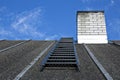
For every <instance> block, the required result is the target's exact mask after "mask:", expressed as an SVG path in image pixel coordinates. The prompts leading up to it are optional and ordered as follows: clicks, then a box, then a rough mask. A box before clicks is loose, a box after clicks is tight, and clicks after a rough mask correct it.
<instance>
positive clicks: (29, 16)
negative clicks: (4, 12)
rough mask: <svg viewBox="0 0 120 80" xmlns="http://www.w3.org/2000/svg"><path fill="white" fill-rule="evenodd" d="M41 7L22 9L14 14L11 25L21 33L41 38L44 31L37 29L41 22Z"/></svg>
mask: <svg viewBox="0 0 120 80" xmlns="http://www.w3.org/2000/svg"><path fill="white" fill-rule="evenodd" d="M40 16H41V9H40V8H35V9H33V10H30V11H24V12H22V13H20V14H18V15H17V16H16V18H15V19H14V21H13V23H12V24H11V26H12V27H13V28H14V29H15V30H16V31H17V32H19V33H21V34H22V35H26V36H29V37H33V38H41V37H44V36H45V33H43V32H40V31H38V28H39V27H40V26H39V25H40V24H41V19H40V18H41V17H40Z"/></svg>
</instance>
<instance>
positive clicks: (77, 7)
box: [0, 0, 120, 40]
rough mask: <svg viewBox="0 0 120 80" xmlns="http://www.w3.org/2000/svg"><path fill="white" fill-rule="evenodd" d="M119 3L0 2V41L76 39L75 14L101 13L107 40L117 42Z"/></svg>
mask: <svg viewBox="0 0 120 80" xmlns="http://www.w3.org/2000/svg"><path fill="white" fill-rule="evenodd" d="M119 8H120V0H0V39H8V40H27V39H33V40H56V39H59V38H61V37H74V39H75V40H76V27H77V26H76V13H77V11H86V10H87V11H91V10H104V11H105V17H106V27H107V36H108V40H120V10H119Z"/></svg>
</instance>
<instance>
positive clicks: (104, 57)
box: [0, 40, 120, 80]
mask: <svg viewBox="0 0 120 80" xmlns="http://www.w3.org/2000/svg"><path fill="white" fill-rule="evenodd" d="M23 41H24V40H19V41H18V40H17V41H14V40H13V41H10V40H3V41H0V50H2V49H5V48H7V47H11V46H12V45H15V44H18V43H20V42H23ZM118 42H120V41H117V43H118ZM51 43H53V44H54V41H40V40H36V41H35V40H30V41H27V42H25V43H23V44H21V45H18V46H16V47H13V48H10V49H7V50H5V51H3V52H0V80H13V79H14V78H15V77H16V76H17V75H18V74H19V73H20V72H21V71H22V70H23V69H24V68H25V67H26V66H27V65H30V62H31V61H33V59H34V58H35V57H36V56H37V55H39V54H40V53H41V52H42V51H43V50H44V49H46V48H47V47H48V46H49V45H50V44H51ZM52 46H53V45H52ZM52 46H51V47H50V48H49V49H47V51H46V52H45V53H44V54H43V55H42V56H41V57H40V59H39V60H38V61H37V62H36V63H35V64H34V65H33V66H32V67H31V68H30V69H29V70H28V71H27V72H26V73H25V74H24V75H23V76H22V77H21V79H20V80H105V77H104V76H103V74H102V73H101V71H100V70H99V69H98V67H97V66H96V65H95V63H94V62H93V60H92V59H91V58H90V56H89V55H88V53H87V51H86V49H85V48H84V46H83V45H82V44H76V49H77V55H78V58H79V63H80V66H79V67H80V72H78V71H76V70H75V69H74V68H56V67H53V68H45V69H44V70H43V71H42V72H40V63H41V62H42V60H43V59H44V57H45V56H46V55H47V54H48V52H49V51H50V50H51V48H52ZM87 46H88V47H89V49H90V50H91V51H92V52H93V53H94V55H95V57H96V58H97V59H98V61H99V62H100V63H101V64H102V66H103V67H104V68H105V69H106V70H107V72H108V73H109V74H110V75H111V76H112V77H113V79H114V80H120V68H119V67H120V46H118V45H115V44H87Z"/></svg>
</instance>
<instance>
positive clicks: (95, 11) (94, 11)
mask: <svg viewBox="0 0 120 80" xmlns="http://www.w3.org/2000/svg"><path fill="white" fill-rule="evenodd" d="M90 12H93V13H97V12H103V13H104V10H90V11H89V10H88V11H77V13H90Z"/></svg>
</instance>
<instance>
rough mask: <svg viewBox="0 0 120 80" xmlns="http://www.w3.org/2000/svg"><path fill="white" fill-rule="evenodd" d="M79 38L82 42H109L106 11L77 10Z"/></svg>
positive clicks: (79, 41)
mask: <svg viewBox="0 0 120 80" xmlns="http://www.w3.org/2000/svg"><path fill="white" fill-rule="evenodd" d="M77 40H78V43H80V44H81V43H86V44H104V43H108V40H107V33H106V24H105V17H104V11H78V12H77Z"/></svg>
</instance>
